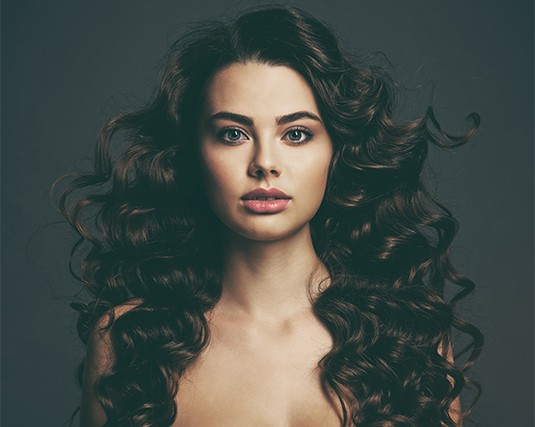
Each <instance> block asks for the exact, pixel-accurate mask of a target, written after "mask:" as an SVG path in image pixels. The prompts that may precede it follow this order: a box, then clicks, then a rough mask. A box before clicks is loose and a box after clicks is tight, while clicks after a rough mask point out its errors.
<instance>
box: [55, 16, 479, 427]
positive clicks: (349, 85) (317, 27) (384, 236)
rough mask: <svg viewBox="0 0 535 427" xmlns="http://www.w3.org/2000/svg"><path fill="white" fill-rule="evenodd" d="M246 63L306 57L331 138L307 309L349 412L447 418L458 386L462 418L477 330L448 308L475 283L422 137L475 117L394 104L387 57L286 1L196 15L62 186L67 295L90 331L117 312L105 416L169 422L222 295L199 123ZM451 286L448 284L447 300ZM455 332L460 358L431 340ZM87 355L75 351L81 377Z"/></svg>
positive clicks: (401, 418) (82, 330)
mask: <svg viewBox="0 0 535 427" xmlns="http://www.w3.org/2000/svg"><path fill="white" fill-rule="evenodd" d="M247 61H257V62H260V63H264V64H268V65H283V66H287V67H291V68H292V69H294V70H296V71H297V72H299V73H300V74H301V75H302V76H303V77H304V78H305V79H306V80H307V82H308V83H309V85H310V87H311V88H312V90H313V92H314V94H315V96H316V99H317V103H318V107H319V109H320V112H321V115H322V118H323V119H324V122H325V125H326V127H327V131H328V133H329V135H330V137H331V140H332V142H333V146H334V154H333V158H332V163H331V166H330V171H329V179H328V183H327V189H326V193H325V197H324V200H323V202H322V204H321V206H320V208H319V210H318V212H317V214H316V215H315V216H314V218H313V219H312V221H311V232H312V238H313V244H314V248H315V250H316V252H317V254H318V256H319V258H320V259H321V261H322V262H323V263H324V265H325V266H326V268H327V270H328V272H329V279H330V285H329V286H327V287H326V288H325V289H322V290H321V292H320V294H319V296H318V297H317V298H316V299H315V300H314V301H313V308H314V311H315V313H316V315H317V316H318V318H319V319H320V320H321V322H323V324H324V325H325V326H326V327H327V328H328V330H329V331H330V333H331V335H332V337H333V343H334V344H333V346H332V348H331V350H330V351H329V352H328V353H327V354H325V355H324V357H323V358H322V359H321V360H320V361H319V366H320V368H321V372H322V382H323V383H324V385H325V386H326V387H328V388H330V389H331V390H332V391H333V392H334V393H336V395H337V396H338V398H339V400H340V402H341V405H342V408H343V416H344V425H346V424H347V423H351V424H354V425H358V426H396V427H398V426H426V427H429V426H443V425H445V426H454V425H455V423H454V421H453V420H452V419H451V417H450V415H449V412H448V408H449V407H450V405H451V403H452V402H453V401H454V400H455V399H456V398H457V397H458V396H459V395H460V393H461V390H463V389H464V388H465V386H466V385H472V386H473V388H474V389H475V392H476V395H475V397H474V398H473V399H472V404H471V405H469V406H468V407H467V408H466V409H465V411H464V415H465V416H466V415H467V414H468V413H469V412H470V410H471V408H472V406H473V404H474V403H475V401H477V399H478V397H479V394H480V393H481V387H480V386H479V384H478V383H477V381H475V380H474V379H472V378H471V377H469V376H468V375H467V370H468V369H469V368H470V367H471V366H472V365H473V363H474V361H475V360H476V359H477V357H478V356H479V354H480V352H481V348H482V344H483V337H482V335H481V333H480V331H479V330H478V328H476V327H475V326H473V325H472V324H470V323H468V322H467V321H465V320H463V319H462V318H461V317H460V316H459V314H458V313H457V312H456V308H455V307H456V303H457V302H458V301H459V300H460V299H462V298H464V297H465V296H467V295H468V294H469V293H471V292H472V291H473V289H474V283H473V282H472V281H471V280H469V279H468V278H467V277H465V276H463V275H461V274H460V273H458V272H457V271H456V270H455V268H454V266H453V265H452V263H451V261H450V255H449V248H450V245H451V243H452V240H453V238H454V236H455V234H456V232H457V229H458V222H457V220H456V219H455V218H454V217H453V215H452V213H451V212H450V211H449V210H448V209H447V208H446V207H445V206H443V205H442V204H441V203H439V202H438V201H437V200H436V198H435V197H434V196H433V195H432V194H431V192H429V191H428V189H426V187H425V185H424V176H423V171H424V163H425V159H426V156H427V152H428V147H429V145H430V144H434V145H436V146H439V147H443V148H453V147H458V146H460V145H462V144H464V143H466V142H467V141H468V140H469V139H470V138H471V137H472V136H473V134H474V133H475V132H476V130H477V127H478V125H479V116H478V115H477V114H474V113H472V114H470V115H469V116H468V117H467V120H468V122H469V123H470V127H469V130H468V131H466V133H465V134H463V135H461V136H451V135H449V134H447V133H446V132H445V131H443V130H442V129H441V127H440V125H439V123H438V122H437V120H436V118H435V116H434V114H433V110H432V109H431V108H429V109H428V110H427V111H426V113H425V114H423V115H422V116H421V117H419V118H417V119H414V120H410V121H401V120H398V119H396V118H395V117H394V106H395V95H396V91H395V84H394V83H393V82H392V80H391V79H390V77H389V75H388V73H387V72H386V71H385V67H382V66H380V65H376V64H372V65H370V64H368V65H367V64H365V63H362V61H361V60H359V59H357V57H355V56H352V55H350V54H349V53H347V52H346V51H344V50H343V49H342V48H341V46H340V44H339V42H338V40H337V38H336V36H335V35H334V33H333V31H332V30H331V29H330V28H329V27H328V26H326V25H325V24H323V23H321V22H319V21H318V20H316V19H315V18H314V17H312V16H311V15H309V14H308V13H306V12H305V11H303V10H300V9H298V8H295V7H290V6H270V7H260V8H255V9H253V10H247V11H246V12H245V13H242V14H241V15H240V16H239V17H238V18H236V19H233V20H229V21H215V22H212V21H210V22H204V23H200V24H197V25H196V26H195V27H193V28H192V29H190V30H188V31H187V32H186V33H185V34H184V35H183V36H181V37H180V39H179V40H178V41H176V42H175V43H174V44H173V45H172V47H171V48H170V50H169V53H168V56H167V57H166V61H165V65H164V67H163V70H162V73H161V79H160V84H159V87H158V90H157V92H156V94H155V96H154V97H153V99H152V100H151V101H150V102H149V103H148V104H147V106H146V107H145V108H143V109H142V110H141V111H138V112H133V113H127V114H120V115H117V116H115V117H112V118H110V119H109V120H108V121H107V122H106V123H105V125H104V126H103V128H102V130H101V132H100V135H99V139H98V144H97V150H96V161H95V166H94V170H93V171H92V172H91V173H87V174H79V175H77V176H76V177H74V178H73V179H72V180H71V181H70V182H69V184H68V185H67V187H66V188H65V189H64V191H63V193H62V196H61V199H60V208H61V210H62V213H63V215H64V216H65V217H66V218H67V220H68V221H69V223H70V224H71V225H72V226H73V228H74V230H75V231H76V232H77V233H78V234H79V236H80V240H79V242H78V243H77V244H76V245H75V247H74V248H73V253H72V257H71V268H72V271H73V274H75V276H76V277H77V278H78V279H79V280H80V281H81V282H82V284H83V288H84V289H86V290H87V291H88V292H89V294H90V295H91V301H90V302H83V303H82V302H75V303H73V304H72V306H73V307H74V308H75V309H76V310H77V311H78V312H79V321H78V333H79V336H80V338H81V340H82V341H83V342H84V343H85V344H87V341H88V337H89V334H90V332H91V331H92V330H94V328H95V327H96V325H97V322H98V320H99V319H100V318H101V317H102V316H103V315H104V314H105V313H110V312H111V315H110V318H109V322H108V323H107V325H105V327H106V328H110V329H109V331H110V334H111V340H112V343H113V347H114V350H115V354H116V359H115V361H114V364H113V366H112V367H111V371H110V372H109V373H108V374H107V375H105V376H103V377H101V378H100V379H99V380H98V381H97V384H96V388H95V392H96V394H97V396H98V399H99V401H100V403H101V404H102V406H103V408H104V410H105V413H106V415H107V419H108V421H107V423H106V426H126V425H128V426H169V425H171V424H172V423H173V421H174V420H175V418H176V415H177V411H180V408H177V407H176V404H175V401H174V397H175V396H176V394H177V392H178V390H179V387H180V379H181V376H182V374H183V373H184V372H185V370H186V368H187V367H188V366H189V365H190V364H191V363H192V362H193V361H194V360H195V359H196V358H197V357H198V356H199V354H200V353H201V352H202V351H203V349H204V348H206V346H207V343H208V341H209V337H210V331H209V329H208V324H207V320H206V318H205V313H206V312H207V310H209V309H211V308H213V307H214V306H215V304H216V303H217V301H218V299H219V297H220V295H221V282H222V273H221V271H222V261H221V257H220V252H219V248H220V247H221V244H220V241H219V230H220V223H219V221H218V219H217V218H216V217H215V215H214V214H213V212H212V211H211V209H210V207H209V204H208V202H207V199H206V195H205V193H204V190H203V187H202V179H201V174H200V165H199V162H198V159H197V157H196V149H197V146H196V126H195V125H196V123H197V120H198V116H199V112H200V108H201V106H202V102H203V93H204V92H203V91H204V89H205V87H206V85H207V82H208V81H209V80H210V78H211V77H212V76H213V75H214V74H215V73H216V72H217V71H218V70H221V69H222V68H223V67H225V66H228V65H230V64H233V63H244V62H247ZM117 139H119V140H120V144H118V145H117V146H116V145H115V144H112V140H113V141H116V140H117ZM446 283H448V284H449V285H451V286H454V287H456V290H455V292H454V297H453V298H452V299H450V300H449V301H447V300H446V299H445V296H444V288H445V285H446ZM454 289H455V288H454ZM133 300H136V301H138V303H137V304H136V305H135V307H134V308H132V309H131V310H129V311H128V312H127V313H125V314H124V315H122V316H120V317H119V316H115V317H114V316H113V309H114V308H115V307H118V306H120V305H122V304H124V303H126V302H129V301H133ZM112 325H113V327H112ZM454 330H456V331H457V332H460V333H462V334H465V335H466V336H467V337H468V338H469V340H468V344H467V345H466V346H465V347H464V348H462V349H461V350H460V351H458V352H457V353H456V355H455V356H456V357H459V356H461V355H465V356H466V361H465V362H464V363H463V366H462V367H460V368H458V367H456V366H455V364H453V363H451V362H450V361H448V359H447V358H446V356H445V352H440V349H441V348H448V347H449V346H450V344H451V342H452V334H453V332H454ZM82 370H83V362H82V364H81V366H80V369H79V381H80V383H82V381H83V378H82V377H83V376H82V375H81V372H82Z"/></svg>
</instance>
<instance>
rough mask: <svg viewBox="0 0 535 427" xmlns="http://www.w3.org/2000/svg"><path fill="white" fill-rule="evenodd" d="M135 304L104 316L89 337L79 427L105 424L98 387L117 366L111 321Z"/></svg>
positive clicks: (123, 306) (124, 305)
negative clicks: (96, 387) (114, 363)
mask: <svg viewBox="0 0 535 427" xmlns="http://www.w3.org/2000/svg"><path fill="white" fill-rule="evenodd" d="M140 302H141V301H139V300H133V301H130V302H128V303H125V304H121V305H119V306H117V307H114V308H113V309H112V310H110V311H109V312H107V313H105V314H104V315H103V316H102V317H101V318H100V319H99V320H98V321H97V322H96V323H95V326H94V328H93V330H92V331H91V334H90V335H89V340H88V342H87V350H86V356H85V364H84V379H83V385H82V399H81V403H80V426H81V427H93V426H102V425H103V424H104V423H105V422H106V415H105V412H104V409H103V407H102V405H101V404H100V402H99V400H98V398H97V395H96V392H95V384H96V382H97V381H98V379H99V378H100V377H102V376H105V375H107V374H108V373H109V372H110V370H111V368H112V366H113V362H114V351H113V346H112V342H111V329H112V328H113V325H112V326H111V327H108V325H109V323H110V320H111V318H112V317H113V318H115V319H118V318H120V317H121V316H123V315H124V314H125V313H127V312H128V311H130V310H132V309H133V308H135V307H136V306H138V305H139V304H140Z"/></svg>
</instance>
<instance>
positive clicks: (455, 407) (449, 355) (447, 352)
mask: <svg viewBox="0 0 535 427" xmlns="http://www.w3.org/2000/svg"><path fill="white" fill-rule="evenodd" d="M444 347H445V346H444V344H443V343H442V342H441V343H440V344H439V346H438V353H439V354H440V355H441V356H442V357H444V358H446V360H448V361H449V362H450V363H455V361H454V357H453V348H452V345H451V343H449V344H448V345H447V347H446V348H444ZM448 379H449V381H450V382H451V383H453V379H452V378H450V377H448ZM449 413H450V417H451V419H452V420H453V421H455V423H456V424H457V426H458V427H462V425H463V417H462V407H461V399H460V397H457V398H456V399H455V400H454V401H453V402H452V403H451V406H450V410H449Z"/></svg>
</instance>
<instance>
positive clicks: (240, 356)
mask: <svg viewBox="0 0 535 427" xmlns="http://www.w3.org/2000/svg"><path fill="white" fill-rule="evenodd" d="M222 335H223V336H222ZM222 335H218V334H215V336H214V337H213V339H212V342H211V343H210V345H209V346H208V348H207V349H206V350H205V351H204V352H203V353H202V355H201V357H200V358H199V359H198V360H197V362H196V363H195V364H194V365H193V366H191V367H190V368H189V369H188V370H187V371H186V373H185V375H184V376H183V377H182V379H181V381H180V387H179V392H178V395H177V398H176V401H177V409H178V416H177V419H176V421H175V423H174V424H173V427H203V426H218V427H242V426H243V427H245V426H248V427H249V426H252V425H254V426H259V427H280V426H285V427H314V426H317V427H320V426H321V427H331V426H332V427H340V426H341V425H342V411H341V407H340V405H339V403H338V400H337V398H336V396H335V395H334V394H333V393H332V392H331V393H330V392H328V391H327V390H325V389H324V387H323V386H322V382H321V372H320V369H319V367H318V366H317V364H318V362H319V360H320V359H321V357H323V355H324V354H326V353H327V352H328V350H329V348H330V337H329V336H327V335H325V334H323V333H321V332H320V333H318V332H317V331H316V333H312V334H311V335H310V336H308V337H306V336H302V337H301V338H299V339H295V337H294V338H293V339H290V338H289V339H288V340H284V339H280V338H279V339H277V340H273V341H266V340H265V339H258V337H257V339H255V337H254V336H247V335H246V336H243V335H240V334H239V333H234V334H232V335H231V336H225V334H222ZM225 338H226V339H225Z"/></svg>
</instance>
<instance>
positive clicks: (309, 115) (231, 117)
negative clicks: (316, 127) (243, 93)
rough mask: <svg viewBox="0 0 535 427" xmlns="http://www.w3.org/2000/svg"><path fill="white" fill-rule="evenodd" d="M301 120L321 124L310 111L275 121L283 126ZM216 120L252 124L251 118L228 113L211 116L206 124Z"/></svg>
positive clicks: (299, 112)
mask: <svg viewBox="0 0 535 427" xmlns="http://www.w3.org/2000/svg"><path fill="white" fill-rule="evenodd" d="M303 118H307V119H312V120H316V121H318V122H320V123H322V121H321V119H320V118H319V117H318V116H317V115H316V114H314V113H311V112H310V111H296V112H295V113H290V114H284V115H283V116H279V117H276V118H275V121H276V123H277V124H278V125H284V124H287V123H292V122H295V121H296V120H299V119H303ZM217 119H227V120H232V121H234V122H237V123H240V124H242V125H244V126H252V125H253V124H254V120H253V118H252V117H248V116H244V115H242V114H236V113H231V112H229V111H219V112H218V113H215V114H213V115H211V116H210V117H209V118H208V122H212V121H215V120H217Z"/></svg>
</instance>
